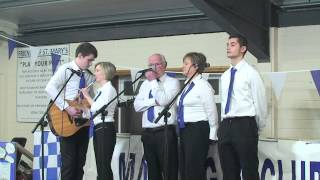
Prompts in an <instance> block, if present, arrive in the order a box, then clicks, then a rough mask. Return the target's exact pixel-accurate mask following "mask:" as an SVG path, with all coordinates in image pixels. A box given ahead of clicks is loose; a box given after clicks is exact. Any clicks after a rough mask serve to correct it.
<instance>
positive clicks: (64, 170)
mask: <svg viewBox="0 0 320 180" xmlns="http://www.w3.org/2000/svg"><path fill="white" fill-rule="evenodd" d="M97 54H98V53H97V49H96V48H95V47H94V46H93V45H92V44H90V43H82V44H80V45H79V46H78V47H77V49H76V53H75V56H76V59H75V60H74V61H72V62H69V63H66V64H63V65H61V66H60V67H59V69H58V70H57V71H56V72H55V74H54V75H53V76H52V77H51V79H50V81H49V82H48V84H47V86H46V91H47V93H48V94H49V96H50V98H51V99H54V98H55V97H56V95H57V94H58V92H59V90H60V89H61V88H62V86H63V85H64V84H65V82H66V81H67V79H68V78H69V77H70V75H71V73H72V71H74V72H76V71H77V72H78V73H76V74H75V75H74V76H72V78H71V79H70V81H69V82H68V84H67V85H66V87H65V89H64V91H63V92H62V93H61V96H60V97H58V99H57V100H56V102H55V104H54V106H55V107H56V109H57V110H58V111H60V113H58V115H56V116H52V117H61V118H60V119H61V120H59V122H61V123H60V124H62V125H61V127H58V128H57V129H55V131H56V132H60V133H61V134H57V135H60V136H61V139H60V152H61V161H62V165H61V179H62V180H82V177H83V166H84V164H85V160H86V153H87V148H88V141H89V136H88V130H89V128H88V126H83V127H82V128H78V129H77V131H76V132H74V134H72V135H70V136H64V133H63V132H64V128H65V127H64V126H63V124H64V123H69V124H70V125H72V126H74V125H75V124H77V123H76V122H75V121H74V120H75V119H82V118H81V117H82V113H83V111H82V110H81V109H79V108H78V107H76V106H74V104H72V103H71V101H74V100H75V99H76V98H80V99H81V98H82V97H81V95H80V97H78V94H79V89H81V88H84V87H86V86H87V85H89V84H91V83H92V82H93V81H94V76H93V74H92V73H91V72H90V71H89V70H88V68H89V67H90V66H91V64H92V62H93V61H94V60H95V58H96V57H97ZM77 101H78V100H77ZM63 113H65V114H66V117H65V116H63ZM49 116H51V114H50V113H49ZM52 117H51V118H50V119H52ZM49 121H50V120H49ZM51 123H52V122H51ZM49 124H50V122H49ZM74 127H75V126H74Z"/></svg>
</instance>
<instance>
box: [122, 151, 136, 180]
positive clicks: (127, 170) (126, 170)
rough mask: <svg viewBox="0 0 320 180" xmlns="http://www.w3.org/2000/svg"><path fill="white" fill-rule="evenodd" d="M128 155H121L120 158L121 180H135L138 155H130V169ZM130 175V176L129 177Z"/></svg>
mask: <svg viewBox="0 0 320 180" xmlns="http://www.w3.org/2000/svg"><path fill="white" fill-rule="evenodd" d="M125 157H126V154H125V153H120V157H119V177H120V180H133V177H134V164H135V159H136V155H135V154H134V153H130V154H129V162H128V167H126V161H125ZM129 174H130V176H129Z"/></svg>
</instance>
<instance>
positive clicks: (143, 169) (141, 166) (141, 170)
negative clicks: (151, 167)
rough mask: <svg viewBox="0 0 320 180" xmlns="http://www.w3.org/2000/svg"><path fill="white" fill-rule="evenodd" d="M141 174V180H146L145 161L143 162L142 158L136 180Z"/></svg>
mask: <svg viewBox="0 0 320 180" xmlns="http://www.w3.org/2000/svg"><path fill="white" fill-rule="evenodd" d="M142 173H143V180H147V179H148V166H147V161H146V160H145V158H144V156H143V157H142V159H141V164H140V168H139V173H138V179H137V180H140V179H141V176H142Z"/></svg>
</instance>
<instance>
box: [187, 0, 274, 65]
mask: <svg viewBox="0 0 320 180" xmlns="http://www.w3.org/2000/svg"><path fill="white" fill-rule="evenodd" d="M190 2H192V3H193V4H194V5H195V6H196V7H197V8H198V9H200V10H201V11H202V12H203V13H204V14H205V15H206V16H207V17H209V18H210V19H211V20H212V21H214V22H215V23H217V24H218V25H219V26H220V27H221V28H222V29H223V30H224V31H226V32H227V33H229V34H235V33H236V34H242V35H243V36H245V37H247V39H248V42H249V48H248V49H249V51H250V52H251V53H252V54H253V55H254V56H255V57H256V58H257V59H258V62H270V50H269V27H270V1H269V0H241V1H239V0H223V1H221V0H190Z"/></svg>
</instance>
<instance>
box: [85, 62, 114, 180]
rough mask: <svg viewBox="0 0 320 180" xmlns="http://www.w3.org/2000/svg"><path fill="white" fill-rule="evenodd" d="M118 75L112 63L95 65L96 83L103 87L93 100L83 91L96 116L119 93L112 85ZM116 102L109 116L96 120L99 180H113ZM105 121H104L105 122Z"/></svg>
mask: <svg viewBox="0 0 320 180" xmlns="http://www.w3.org/2000/svg"><path fill="white" fill-rule="evenodd" d="M115 73H116V68H115V66H114V65H113V64H112V63H110V62H99V63H97V64H96V65H95V77H96V83H98V84H99V85H100V86H101V87H100V88H99V89H98V91H97V94H96V96H95V97H94V98H93V99H92V98H91V97H90V95H89V92H88V90H87V89H86V88H84V89H82V90H81V92H82V93H83V96H84V97H85V98H86V99H87V101H88V102H89V104H90V105H91V108H90V111H91V112H92V113H93V114H94V113H95V112H96V111H98V110H99V109H100V108H101V107H102V106H104V105H105V104H108V103H109V102H110V100H111V99H113V98H114V97H115V96H116V95H117V92H116V90H115V88H114V87H113V86H112V84H111V80H112V78H113V77H114V75H115ZM116 105H117V103H116V101H114V102H113V103H111V104H110V105H109V106H108V107H107V108H106V111H107V114H106V115H105V116H102V115H101V114H99V115H97V116H96V117H95V118H94V119H93V122H94V133H93V146H94V152H95V156H96V164H97V173H98V177H97V179H98V180H112V179H113V173H112V170H111V159H112V154H113V150H114V147H115V144H116V130H115V127H114V118H113V117H114V111H115V108H116ZM103 119H104V120H103Z"/></svg>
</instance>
